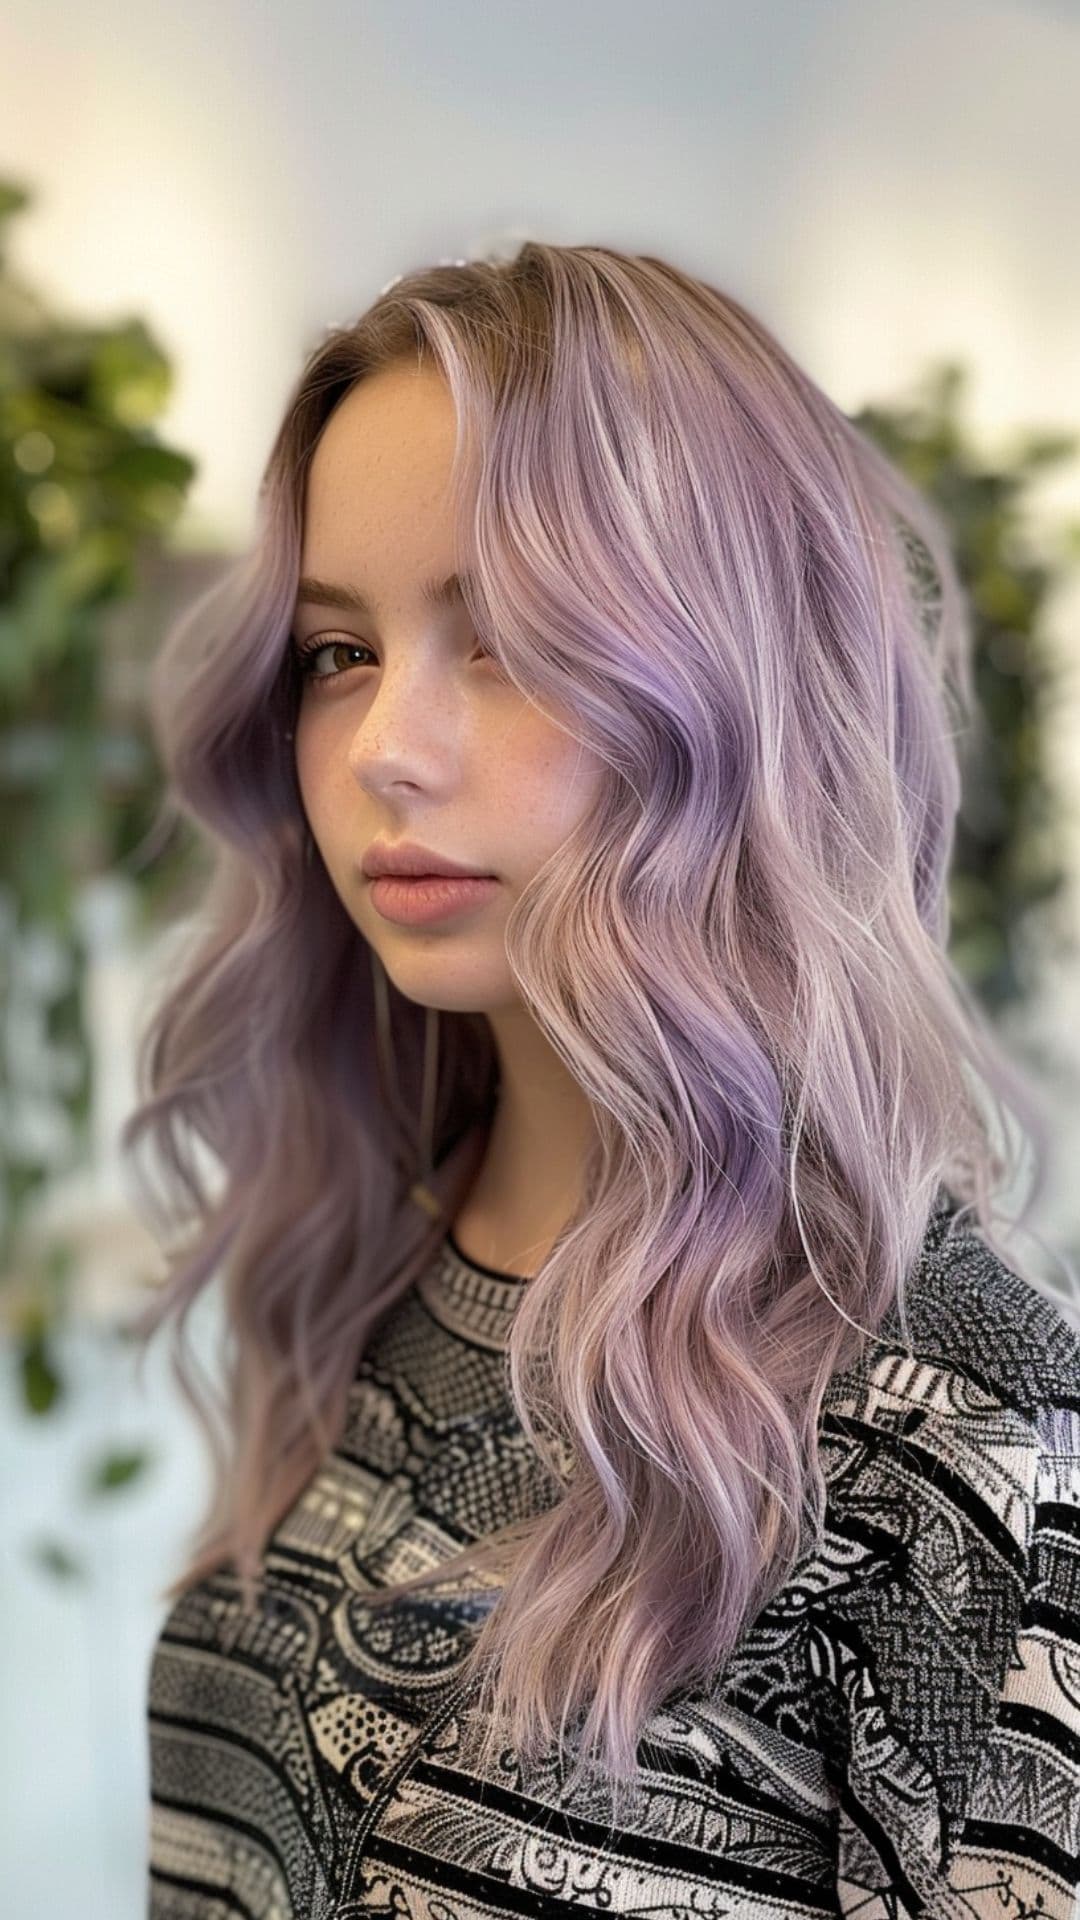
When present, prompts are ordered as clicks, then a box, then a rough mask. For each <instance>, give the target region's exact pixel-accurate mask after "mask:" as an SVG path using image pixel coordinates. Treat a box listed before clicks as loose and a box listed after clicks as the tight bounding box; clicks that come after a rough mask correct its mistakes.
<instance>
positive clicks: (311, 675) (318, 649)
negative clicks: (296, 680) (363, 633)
mask: <svg viewBox="0 0 1080 1920" xmlns="http://www.w3.org/2000/svg"><path fill="white" fill-rule="evenodd" d="M340 652H348V653H371V648H370V647H366V646H365V645H364V643H363V641H362V640H352V639H347V638H345V637H344V636H341V637H340V638H337V639H330V640H324V639H319V640H314V641H311V642H310V643H309V644H308V645H307V646H304V645H301V644H300V643H296V654H297V665H298V667H299V669H300V673H301V675H302V677H303V678H304V679H305V680H339V679H340V678H341V675H340V674H338V673H334V672H332V671H331V672H330V673H317V672H316V671H315V662H316V660H317V659H318V657H319V655H320V653H340ZM372 657H373V658H374V656H372ZM353 664H354V665H355V662H354V663H353Z"/></svg>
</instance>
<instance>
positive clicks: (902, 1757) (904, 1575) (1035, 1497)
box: [812, 1405, 1080, 1920]
mask: <svg viewBox="0 0 1080 1920" xmlns="http://www.w3.org/2000/svg"><path fill="white" fill-rule="evenodd" d="M954 1411H955V1409H954ZM978 1414H979V1421H978V1424H979V1429H980V1445H981V1448H982V1452H981V1458H980V1473H979V1475H978V1476H977V1477H976V1476H972V1478H971V1479H965V1477H964V1476H963V1475H962V1474H961V1473H959V1472H957V1470H956V1462H955V1461H954V1463H953V1465H952V1467H951V1468H950V1466H949V1465H948V1463H947V1461H946V1460H945V1459H944V1458H943V1457H942V1455H943V1451H944V1450H936V1449H935V1452H934V1458H933V1460H932V1462H931V1463H930V1464H929V1465H928V1462H927V1460H923V1461H921V1462H920V1461H917V1460H916V1459H915V1458H914V1454H915V1453H917V1452H918V1451H919V1439H918V1437H915V1438H913V1439H909V1441H908V1442H907V1443H905V1447H904V1448H903V1450H901V1451H898V1452H897V1453H896V1454H895V1456H894V1459H893V1462H892V1464H891V1466H890V1467H889V1469H888V1471H889V1472H890V1473H895V1474H896V1477H897V1494H898V1497H897V1499H896V1501H895V1504H893V1505H892V1506H891V1507H890V1506H889V1505H888V1503H886V1504H885V1505H883V1506H882V1507H881V1508H880V1510H879V1521H880V1524H881V1527H882V1534H883V1537H888V1536H890V1535H891V1536H892V1540H893V1543H894V1544H893V1547H892V1549H891V1550H887V1551H885V1552H881V1551H879V1552H878V1553H876V1554H873V1553H871V1555H870V1559H869V1560H868V1566H870V1568H871V1572H870V1576H869V1577H868V1579H867V1580H866V1581H865V1582H864V1583H863V1585H862V1587H861V1588H859V1587H858V1586H855V1587H852V1588H851V1589H850V1591H849V1592H848V1594H847V1595H846V1598H845V1604H843V1605H842V1606H840V1607H838V1608H833V1609H828V1608H826V1609H825V1610H823V1612H822V1613H821V1615H820V1617H819V1620H818V1622H817V1625H816V1630H815V1633H814V1636H813V1647H812V1661H813V1666H814V1680H815V1685H816V1686H817V1688H818V1690H819V1693H820V1694H821V1695H822V1697H823V1698H825V1699H827V1701H828V1703H829V1705H828V1708H827V1714H828V1719H829V1727H828V1731H827V1739H828V1740H829V1741H830V1743H831V1749H832V1752H833V1754H834V1756H835V1762H836V1766H835V1773H834V1779H835V1782H836V1785H837V1788H838V1801H839V1823H838V1832H837V1906H838V1911H839V1912H840V1913H843V1914H851V1915H853V1916H854V1915H858V1917H859V1920H878V1917H879V1916H880V1920H885V1916H887V1915H888V1916H890V1917H892V1916H904V1915H908V1914H910V1915H916V1914H925V1915H930V1916H934V1920H937V1916H942V1920H945V1916H948V1920H961V1917H962V1920H1078V1916H1080V1407H1074V1406H1071V1405H1070V1406H1057V1407H1054V1408H1047V1409H1042V1410H1040V1411H1038V1412H1037V1413H1036V1414H1035V1415H1034V1416H1032V1415H1028V1416H1026V1417H1024V1418H1021V1417H1020V1416H1019V1415H1016V1414H1014V1413H1011V1412H1010V1411H1009V1410H1007V1409H1005V1408H1002V1409H999V1410H998V1411H997V1413H996V1414H992V1413H991V1412H990V1411H989V1410H987V1409H985V1408H982V1409H979V1410H978ZM912 1449H914V1451H912ZM912 1474H914V1475H915V1476H916V1477H917V1476H918V1475H919V1474H923V1475H925V1476H926V1497H925V1499H924V1500H923V1501H919V1500H912V1499H911V1498H910V1495H911V1492H912V1481H911V1478H910V1475H912ZM901 1479H903V1480H904V1482H905V1496H904V1497H901V1496H900V1495H899V1482H900V1480H901ZM879 1491H880V1488H879ZM873 1530H874V1529H873V1526H872V1525H870V1526H867V1527H866V1529H865V1538H866V1540H867V1542H868V1543H871V1535H872V1533H873Z"/></svg>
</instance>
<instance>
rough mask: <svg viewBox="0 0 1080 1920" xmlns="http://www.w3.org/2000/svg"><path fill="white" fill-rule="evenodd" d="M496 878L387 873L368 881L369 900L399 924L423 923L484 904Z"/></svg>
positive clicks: (492, 890)
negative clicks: (460, 877) (369, 886)
mask: <svg viewBox="0 0 1080 1920" xmlns="http://www.w3.org/2000/svg"><path fill="white" fill-rule="evenodd" d="M498 884H499V882H498V881H497V880H496V879H494V878H493V877H492V876H491V875H483V876H480V877H477V878H471V877H470V878H469V879H466V880H463V879H458V878H455V877H452V876H451V875H449V874H445V873H433V874H425V875H423V876H422V877H416V878H414V877H413V876H411V875H404V874H396V873H386V874H382V875H381V876H380V877H379V878H378V879H377V880H373V881H372V882H371V903H372V906H373V907H374V908H375V911H376V912H377V913H379V914H381V915H382V917H383V919H384V920H392V921H395V922H396V923H397V924H398V925H400V926H426V925H427V923H428V922H429V921H434V920H446V919H449V918H450V917H451V916H453V915H455V914H459V913H464V912H466V911H467V910H468V909H469V908H470V907H473V908H475V907H480V906H483V905H484V904H485V903H486V902H487V901H488V900H490V899H491V897H492V895H493V894H494V892H495V890H496V888H497V887H498Z"/></svg>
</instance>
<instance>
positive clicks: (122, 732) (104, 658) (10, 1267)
mask: <svg viewBox="0 0 1080 1920" xmlns="http://www.w3.org/2000/svg"><path fill="white" fill-rule="evenodd" d="M30 199H31V196H30V194H29V192H28V191H27V190H26V189H25V188H24V187H22V186H20V185H18V184H16V183H13V182H11V181H0V1161H2V1164H0V1174H2V1178H0V1282H2V1291H0V1307H3V1310H4V1325H5V1328H6V1330H7V1332H8V1334H9V1336H10V1337H11V1338H12V1339H13V1341H14V1342H15V1344H16V1349H17V1354H18V1361H19V1379H20V1381H21V1390H22V1395H23V1400H24V1403H25V1406H26V1407H27V1409H28V1410H29V1411H31V1412H33V1413H38V1414H44V1413H47V1412H48V1411H49V1410H50V1408H51V1407H52V1406H53V1405H54V1404H55V1403H56V1401H57V1400H58V1399H59V1398H61V1397H62V1395H63V1392H64V1381H63V1378H62V1374H61V1370H60V1368H59V1365H58V1363H57V1360H56V1354H55V1333H56V1331H57V1329H58V1328H59V1326H60V1325H61V1323H62V1321H63V1318H64V1315H65V1313H66V1311H67V1308H68V1300H69V1292H70V1284H71V1277H72V1271H73V1266H74V1262H75V1260H76V1258H77V1248H75V1247H73V1246H72V1245H70V1244H68V1243H67V1242H65V1241H64V1240H62V1239H60V1240H56V1239H53V1240H51V1241H50V1242H49V1243H48V1244H47V1245H46V1246H45V1247H44V1249H41V1248H39V1247H34V1248H33V1249H31V1246H30V1245H29V1244H28V1242H27V1240H26V1238H25V1237H24V1235H23V1233H22V1228H23V1224H24V1222H25V1219H26V1217H27V1215H28V1212H29V1211H30V1210H31V1209H32V1206H33V1203H34V1201H35V1200H37V1199H39V1198H40V1197H41V1195H42V1193H43V1191H44V1190H45V1188H46V1187H47V1184H48V1183H49V1181H50V1180H53V1179H55V1178H56V1177H57V1176H58V1175H60V1174H63V1173H67V1172H69V1171H70V1170H71V1169H73V1168H76V1167H78V1166H79V1165H80V1164H82V1162H83V1160H84V1157H85V1151H86V1135H87V1120H88V1114H89V1110H90V1094H91V1075H92V1071H93V1060H92V1056H91V1051H90V1045H89V1040H90V1036H89V1034H88V1032H87V1029H86V1024H85V1019H84V1011H83V1007H84V995H83V986H84V977H85V971H86V962H87V954H86V950H85V946H84V940H83V936H82V934H81V931H80V923H79V911H78V909H79V899H80V893H81V890H82V888H83V887H84V884H85V883H86V882H87V881H88V880H90V879H92V878H93V877H94V876H96V875H101V874H104V873H108V872H110V871H112V870H114V869H117V868H124V867H127V868H128V870H129V872H130V875H131V878H132V881H133V884H134V885H135V887H136V889H137V893H138V901H139V906H140V911H141V915H145V916H146V917H152V916H153V913H154V911H155V909H156V906H157V903H158V902H160V900H161V899H162V898H164V897H167V896H168V895H169V893H170V892H171V889H172V887H173V886H174V885H175V884H176V883H177V881H178V879H179V877H180V876H181V875H182V873H183V872H184V871H185V870H186V867H187V864H188V861H189V859H190V849H189V848H188V847H187V846H186V845H185V844H184V843H183V842H182V841H181V840H180V839H179V838H178V839H177V840H176V842H175V843H173V844H170V845H168V846H166V847H165V848H164V849H163V850H162V852H161V853H160V855H159V857H157V858H156V860H155V861H153V862H152V863H150V864H147V865H144V867H143V868H142V870H141V871H140V868H139V865H138V860H137V857H136V856H137V855H138V852H139V849H140V847H141V845H142V844H143V842H144V840H145V838H146V836H147V834H148V833H149V832H150V831H151V829H152V828H153V826H154V825H155V822H156V818H157V814H158V809H159V806H160V801H161V797H162V785H163V783H162V775H161V771H160V768H159V766H158V763H157V759H156V755H155V752H154V748H153V742H152V740H151V738H150V736H149V732H148V728H147V723H146V719H145V716H144V713H143V711H142V707H141V704H140V702H139V701H138V700H137V699H134V700H133V699H132V697H131V693H130V689H129V688H128V689H125V682H124V676H123V671H122V669H124V668H125V667H127V666H129V665H130V662H125V661H120V660H118V659H117V658H116V657H115V655H114V653H112V652H111V651H110V630H109V619H108V616H109V614H110V612H111V611H112V610H113V609H114V608H115V607H116V606H118V605H120V604H122V603H124V602H126V601H128V600H130V599H131V598H132V596H133V595H136V594H137V591H138V587H139V575H140V569H141V567H142V566H143V565H144V564H145V563H146V561H147V559H148V558H149V557H150V556H151V555H153V554H155V553H157V552H159V551H160V550H161V549H162V548H163V546H164V541H165V536H166V534H167V532H168V530H169V529H170V527H171V526H172V524H173V522H174V521H175V520H176V518H177V516H178V514H179V513H180V510H181V508H182V507H183V504H184V498H185V494H186V491H187V488H188V486H189V485H190V482H191V480H192V477H193V475H194V474H195V472H196V464H195V462H194V461H193V460H192V459H191V458H189V456H188V455H186V454H184V453H181V452H179V451H177V450H176V449H175V448H172V447H169V446H167V445H165V444H163V443H162V442H161V441H160V440H159V438H158V437H157V435H156V434H155V432H154V431H153V429H152V426H151V424H150V423H151V422H152V421H153V420H154V419H155V417H156V416H157V415H158V414H159V413H160V412H161V410H162V408H163V407H164V406H165V404H166V401H167V400H168V397H169V394H170V390H171V386H172V373H171V370H170V366H169V362H168V359H167V357H166V354H165V352H164V351H163V349H162V348H161V346H160V345H159V344H158V342H157V341H156V340H155V339H154V337H153V336H152V334H151V333H150V332H149V331H148V329H147V328H146V327H145V326H144V325H143V323H142V322H141V321H140V320H138V319H127V320H122V321H120V322H118V323H116V324H114V325H84V324H81V323H80V322H78V321H77V320H74V319H71V318H68V317H66V316H57V315H55V314H53V313H51V312H50V311H49V310H48V309H47V308H46V306H45V305H44V303H43V302H42V301H41V300H40V299H39V298H38V297H37V295H36V294H35V293H34V292H33V291H32V290H31V289H30V288H29V287H28V286H27V285H26V284H25V283H24V282H23V281H22V280H21V279H20V278H19V277H18V276H17V275H16V274H15V273H14V272H13V271H12V270H11V268H10V266H9V265H8V262H7V257H6V246H5V245H4V243H5V242H6V232H7V223H8V222H9V221H10V220H11V218H12V216H13V215H15V214H17V213H19V212H21V211H22V210H23V209H24V208H25V207H26V206H27V205H28V204H29V203H30ZM156 639H157V636H156V635H147V636H146V641H147V650H148V651H149V650H150V648H152V646H153V645H155V644H156ZM98 1474H99V1478H100V1481H101V1483H102V1484H103V1485H105V1486H108V1485H112V1484H118V1483H120V1481H122V1480H123V1479H124V1478H126V1477H130V1476H129V1475H127V1474H123V1475H121V1474H115V1475H114V1474H113V1471H112V1467H111V1464H110V1462H109V1461H108V1460H106V1461H105V1462H104V1463H102V1465H101V1466H100V1468H99V1469H98Z"/></svg>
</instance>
